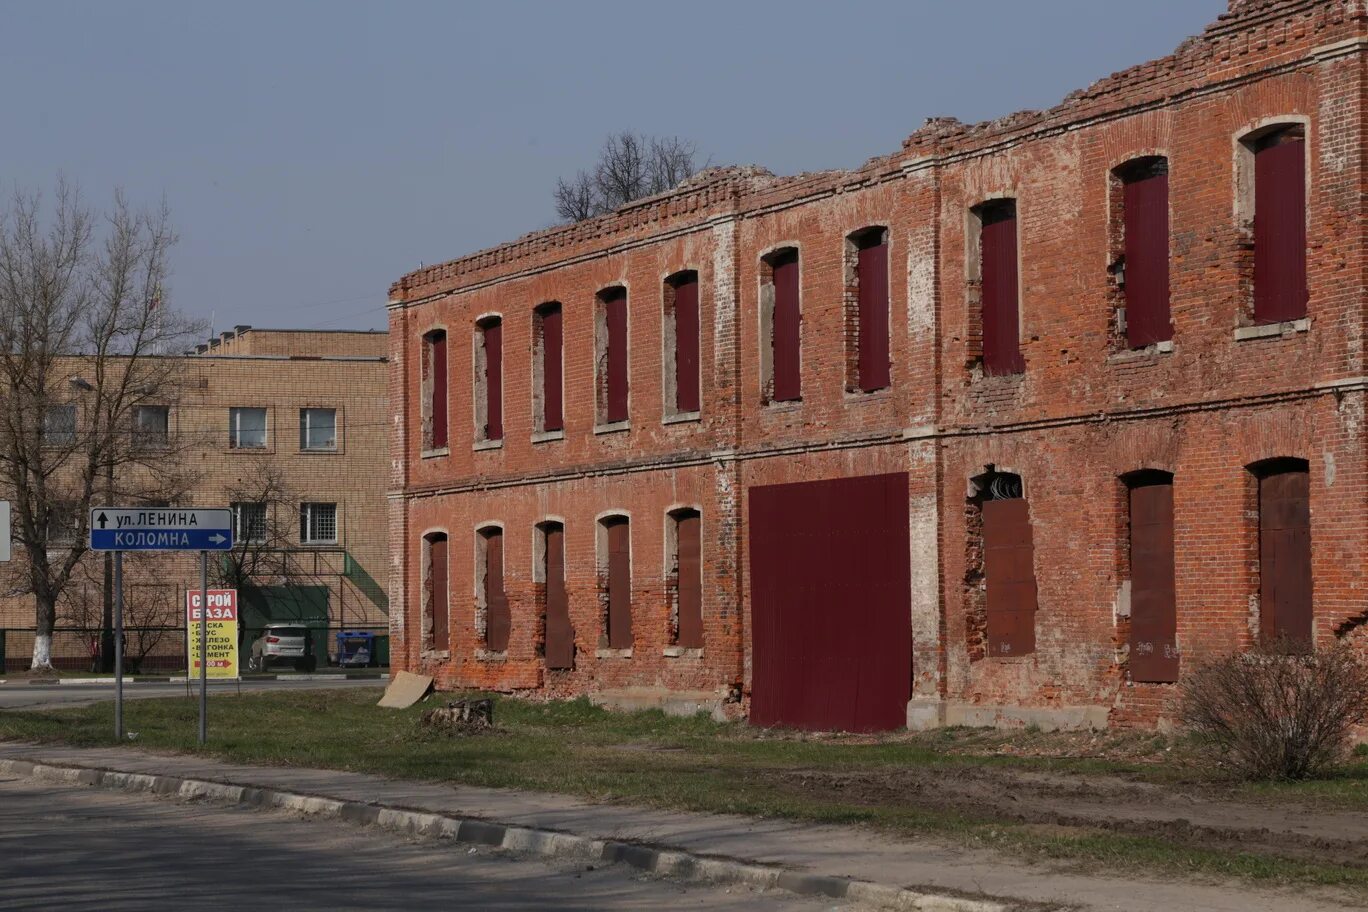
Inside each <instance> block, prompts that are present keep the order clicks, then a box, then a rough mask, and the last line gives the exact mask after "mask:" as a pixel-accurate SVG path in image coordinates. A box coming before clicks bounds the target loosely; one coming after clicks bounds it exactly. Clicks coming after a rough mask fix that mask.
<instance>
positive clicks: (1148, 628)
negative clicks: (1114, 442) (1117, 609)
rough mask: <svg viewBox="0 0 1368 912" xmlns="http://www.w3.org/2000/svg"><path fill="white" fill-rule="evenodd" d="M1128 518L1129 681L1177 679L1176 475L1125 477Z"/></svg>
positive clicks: (1154, 473) (1145, 473) (1150, 474)
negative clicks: (1174, 486)
mask: <svg viewBox="0 0 1368 912" xmlns="http://www.w3.org/2000/svg"><path fill="white" fill-rule="evenodd" d="M1126 489H1127V490H1126V494H1127V501H1128V505H1129V508H1130V509H1129V519H1130V523H1129V525H1130V535H1129V538H1130V549H1129V562H1130V581H1131V593H1130V606H1131V609H1130V660H1129V665H1130V677H1131V680H1132V681H1142V682H1149V683H1160V684H1168V683H1172V682H1174V681H1177V680H1178V600H1177V595H1176V592H1175V583H1174V577H1175V572H1174V556H1173V476H1172V475H1170V474H1169V473H1167V472H1149V471H1147V472H1137V473H1135V474H1133V475H1131V476H1129V477H1127V479H1126Z"/></svg>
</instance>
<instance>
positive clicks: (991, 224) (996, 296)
mask: <svg viewBox="0 0 1368 912" xmlns="http://www.w3.org/2000/svg"><path fill="white" fill-rule="evenodd" d="M973 215H974V217H975V220H976V221H977V223H978V225H977V228H978V232H977V241H978V257H977V264H976V265H977V267H978V279H979V281H980V288H979V293H980V307H979V314H980V326H981V328H982V338H983V371H984V373H985V374H989V375H1000V374H1019V373H1022V372H1023V371H1024V370H1026V361H1025V359H1024V358H1023V357H1022V355H1021V300H1020V290H1019V286H1018V279H1017V207H1016V200H1013V199H995V200H990V201H988V202H986V203H983V204H981V205H979V206H975V207H974V209H973Z"/></svg>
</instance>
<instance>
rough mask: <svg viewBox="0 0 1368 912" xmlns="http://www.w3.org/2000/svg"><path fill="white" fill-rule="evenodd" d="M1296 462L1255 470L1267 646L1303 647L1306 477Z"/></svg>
mask: <svg viewBox="0 0 1368 912" xmlns="http://www.w3.org/2000/svg"><path fill="white" fill-rule="evenodd" d="M1308 469H1309V466H1308V464H1307V462H1306V461H1305V460H1302V459H1279V460H1274V461H1272V462H1268V463H1262V464H1260V465H1258V466H1256V467H1255V473H1256V475H1257V476H1258V480H1259V614H1260V621H1261V628H1262V629H1261V632H1262V633H1263V637H1264V639H1265V640H1267V641H1270V642H1272V641H1278V640H1284V641H1287V642H1290V643H1296V644H1309V643H1310V642H1311V632H1312V617H1313V615H1312V606H1311V476H1310V473H1309V471H1308Z"/></svg>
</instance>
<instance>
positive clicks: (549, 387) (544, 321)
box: [534, 301, 565, 431]
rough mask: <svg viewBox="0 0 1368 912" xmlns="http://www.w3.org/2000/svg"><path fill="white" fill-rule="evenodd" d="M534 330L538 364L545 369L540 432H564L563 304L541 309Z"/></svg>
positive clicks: (543, 306) (548, 305)
mask: <svg viewBox="0 0 1368 912" xmlns="http://www.w3.org/2000/svg"><path fill="white" fill-rule="evenodd" d="M534 328H535V330H536V338H537V341H538V344H539V346H540V352H539V355H540V357H539V359H538V365H539V369H540V370H541V427H540V428H539V430H541V431H559V430H563V429H564V427H565V424H564V418H563V412H564V404H563V401H562V392H561V351H562V347H563V341H562V339H563V337H562V323H561V306H560V304H557V303H556V302H554V301H553V302H551V303H549V304H543V305H542V306H541V307H539V308H537V311H536V316H535V317H534Z"/></svg>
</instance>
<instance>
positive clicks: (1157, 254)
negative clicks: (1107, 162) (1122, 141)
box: [1112, 156, 1173, 348]
mask: <svg viewBox="0 0 1368 912" xmlns="http://www.w3.org/2000/svg"><path fill="white" fill-rule="evenodd" d="M1113 176H1114V178H1115V180H1116V184H1117V185H1119V186H1118V187H1117V189H1118V190H1119V194H1118V196H1119V202H1120V204H1121V212H1120V216H1121V217H1120V229H1121V233H1122V236H1123V244H1124V247H1123V249H1124V252H1123V253H1122V255H1121V259H1120V260H1119V261H1117V262H1116V263H1114V264H1113V265H1112V272H1113V274H1114V275H1115V276H1116V281H1117V284H1118V285H1119V286H1120V288H1121V290H1122V293H1123V294H1124V296H1125V306H1126V344H1127V345H1128V347H1130V348H1144V347H1145V346H1147V345H1153V344H1155V343H1158V342H1167V341H1169V340H1170V339H1172V338H1173V325H1172V323H1171V321H1170V316H1169V186H1168V159H1166V158H1162V157H1160V156H1150V157H1146V158H1137V159H1134V160H1132V161H1129V162H1126V163H1125V164H1124V165H1122V166H1121V167H1119V168H1117V169H1116V170H1115V171H1114V172H1113Z"/></svg>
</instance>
